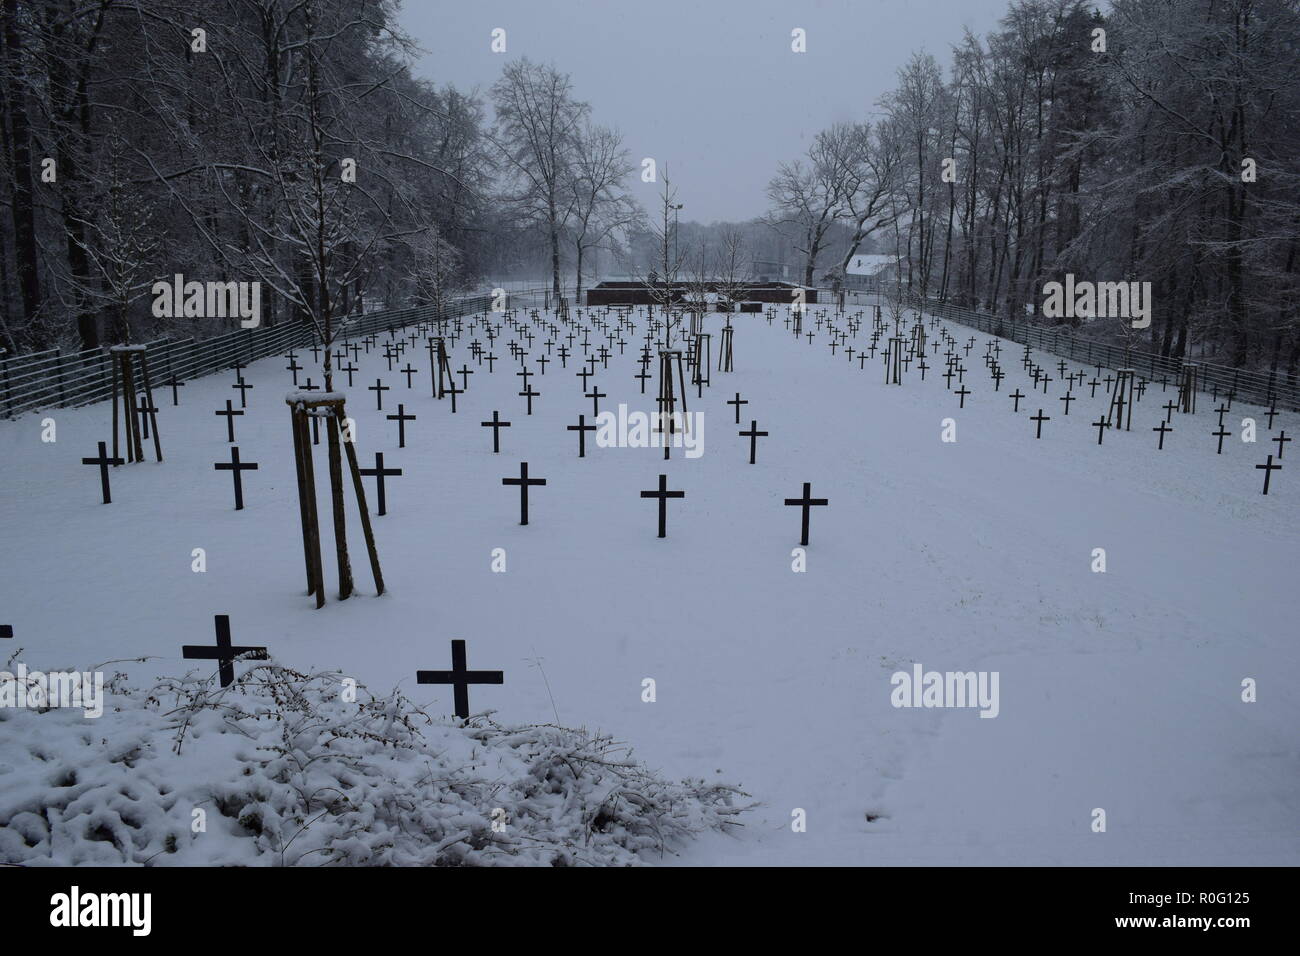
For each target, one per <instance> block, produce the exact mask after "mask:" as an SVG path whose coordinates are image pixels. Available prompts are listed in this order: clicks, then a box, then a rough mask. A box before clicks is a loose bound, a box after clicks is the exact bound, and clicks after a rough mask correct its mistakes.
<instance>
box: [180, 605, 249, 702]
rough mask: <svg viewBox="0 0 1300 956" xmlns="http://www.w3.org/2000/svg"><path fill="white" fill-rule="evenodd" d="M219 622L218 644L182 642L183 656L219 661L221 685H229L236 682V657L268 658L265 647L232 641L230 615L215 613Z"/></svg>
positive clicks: (218, 671) (217, 622) (188, 658)
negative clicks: (206, 645) (232, 643)
mask: <svg viewBox="0 0 1300 956" xmlns="http://www.w3.org/2000/svg"><path fill="white" fill-rule="evenodd" d="M213 617H215V618H216V624H217V646H216V647H203V646H201V645H198V644H182V645H181V656H182V657H184V658H185V659H186V660H192V661H193V660H198V661H217V662H218V667H217V673H218V674H219V675H220V679H221V686H222V687H229V686H230V685H231V684H233V683H234V682H235V658H236V657H241V656H243V655H245V654H247V655H248V656H249V657H251V658H252V659H253V660H258V661H264V660H266V648H265V647H240V646H238V645H233V646H232V645H231V643H230V616H229V615H227V614H214V615H213Z"/></svg>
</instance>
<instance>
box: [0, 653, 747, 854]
mask: <svg viewBox="0 0 1300 956" xmlns="http://www.w3.org/2000/svg"><path fill="white" fill-rule="evenodd" d="M243 666H244V667H246V668H247V669H246V671H245V673H243V674H242V676H240V677H239V679H238V680H237V681H236V682H235V683H234V684H232V685H231V686H229V687H226V688H220V687H217V686H215V681H213V680H211V679H209V680H195V679H183V680H166V681H163V682H161V683H159V684H158V685H157V686H155V687H154V688H152V689H151V690H150V691H148V692H140V691H133V690H131V689H129V688H127V687H126V686H125V679H124V675H120V674H119V675H117V677H116V678H115V679H114V680H112V681H110V682H109V684H108V686H107V687H106V689H105V695H106V698H107V699H106V701H105V713H104V715H103V716H102V717H100V718H99V719H96V720H88V719H86V718H85V717H84V716H83V715H82V712H81V711H80V710H69V709H48V710H43V711H37V710H14V709H8V708H0V862H3V863H25V864H60V865H67V864H88V865H120V864H150V865H164V864H170V865H244V864H249V865H300V866H321V865H376V866H384V865H394V866H477V865H552V866H573V865H602V866H604V865H630V864H636V863H638V862H643V861H648V860H653V859H654V858H656V857H658V856H659V855H661V854H663V853H665V852H671V851H672V850H674V849H675V848H678V847H680V846H681V845H683V844H684V843H685V842H686V841H687V840H689V839H690V837H691V836H692V835H693V834H696V833H699V832H701V831H704V830H708V829H716V830H724V829H727V828H729V827H732V826H738V825H740V824H739V821H738V819H737V817H738V815H739V814H741V813H742V812H743V811H744V810H745V809H748V806H749V805H746V804H742V803H738V802H737V801H738V800H739V799H740V798H743V797H746V796H747V795H746V794H744V793H742V792H741V791H740V790H738V789H737V788H735V787H730V786H725V785H721V784H717V783H705V782H704V781H702V780H695V781H691V780H687V781H683V782H681V783H672V782H669V781H666V780H664V779H662V778H660V777H659V776H657V775H656V774H654V773H653V772H651V771H649V770H648V769H646V768H645V767H643V766H641V765H639V764H638V763H636V762H635V761H634V760H632V759H631V757H630V753H629V751H628V750H627V748H626V747H624V746H622V745H619V744H617V743H616V742H615V741H613V740H612V739H610V738H609V737H606V736H604V735H601V734H591V733H587V732H585V731H580V730H570V729H565V728H562V727H556V726H548V725H537V726H523V727H506V726H500V725H498V724H496V723H494V722H493V721H491V720H490V719H489V718H488V717H487V716H486V715H482V716H479V717H477V718H474V719H472V720H471V721H469V722H468V723H467V724H466V725H464V726H462V725H460V724H459V722H450V721H444V720H439V719H434V718H432V717H430V716H429V715H427V714H425V713H424V712H423V711H422V710H420V709H419V708H418V707H416V706H415V705H414V704H412V703H411V702H410V701H409V700H407V699H406V698H404V697H402V696H401V695H400V694H397V693H394V694H393V695H391V696H389V697H387V698H379V697H373V696H371V695H369V694H368V693H367V691H366V690H365V689H364V688H360V687H358V688H356V690H355V700H354V701H352V702H348V701H347V700H345V698H346V697H348V696H350V695H348V694H345V693H344V690H345V685H344V682H343V680H342V678H340V677H339V676H338V675H336V674H314V675H307V674H302V673H298V672H296V671H293V670H290V669H289V668H286V667H282V666H280V665H277V664H275V663H273V662H271V663H261V662H259V663H257V664H256V665H243ZM494 822H495V824H496V826H495V828H494Z"/></svg>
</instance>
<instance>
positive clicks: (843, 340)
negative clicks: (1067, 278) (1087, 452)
mask: <svg viewBox="0 0 1300 956" xmlns="http://www.w3.org/2000/svg"><path fill="white" fill-rule="evenodd" d="M874 313H875V314H874V327H873V329H872V331H871V333H870V335H871V339H870V342H869V343H868V344H867V345H866V346H865V347H863V348H861V349H855V348H853V347H852V345H850V344H849V340H850V338H851V337H853V338H855V337H856V335H857V333H858V331H859V330H860V329H861V327H862V320H863V318H864V316H865V312H864V311H861V310H860V311H858V312H857V313H856V314H844V313H839V314H837V315H836V316H832V315H830V314H828V313H827V312H826V311H825V310H819V311H817V312H816V313H813V318H814V320H815V323H816V330H815V331H817V332H820V331H822V330H823V329H824V330H825V331H826V332H827V333H828V336H829V346H830V351H831V354H832V355H834V354H836V353H837V352H838V351H839V350H841V349H842V350H843V353H844V354H846V355H847V356H848V359H849V361H850V363H851V362H852V359H853V355H854V354H855V353H856V354H857V355H858V367H859V369H860V370H861V369H865V367H866V365H865V363H866V360H867V359H868V358H874V357H875V354H876V351H877V350H878V349H879V348H880V347H881V346H880V340H881V338H882V337H883V336H885V335H886V334H888V333H889V332H890V329H889V323H888V321H887V320H885V319H884V318H883V317H882V307H881V306H879V305H877V306H875V307H874ZM807 314H808V313H806V312H805V313H803V314H798V313H794V314H792V315H791V316H789V317H787V318H786V320H785V324H786V327H787V328H789V329H791V331H792V333H793V334H794V336H795V338H796V339H799V338H804V339H806V341H807V343H808V344H809V345H811V344H812V343H813V341H814V339H815V338H816V335H815V332H814V331H808V332H804V330H803V327H802V322H803V319H804V318H805V317H806V315H807ZM774 317H775V313H774V312H773V311H771V310H769V311H768V313H767V320H768V324H769V325H771V323H772V320H773V318H774ZM837 318H839V319H843V320H845V326H846V328H843V329H842V328H840V327H839V326H838V324H837V322H836V319H837ZM929 328H930V331H932V332H933V331H936V330H937V332H938V336H937V337H933V338H930V339H929V342H928V344H930V345H931V347H932V352H931V355H932V356H937V355H938V352H939V349H940V348H943V347H944V346H947V348H948V350H947V351H946V352H945V353H944V358H945V359H946V361H947V366H946V371H945V373H944V374H943V375H942V376H941V378H943V379H944V380H945V382H946V387H947V389H948V390H950V391H953V394H955V395H957V396H958V408H959V409H960V408H965V403H966V397H967V396H968V395H970V394H972V392H971V391H970V390H969V389H967V388H966V386H965V384H963V382H964V376H965V373H966V368H965V365H964V364H963V363H962V361H961V360H962V358H963V357H964V356H969V354H970V351H971V349H972V348H974V346H975V344H976V338H975V336H971V337H970V338H969V340H968V341H967V342H966V344H965V346H964V349H962V347H961V346H958V344H957V340H956V338H955V337H953V335H952V334H951V333H950V332H949V331H948V329H947V327H946V326H944V325H942V324H941V322H940V320H939V319H938V318H934V317H932V318H931V319H930V321H929ZM904 333H907V334H906V335H905V334H904ZM926 338H927V337H926V336H925V335H924V321H923V320H922V318H921V316H920V314H919V313H917V314H916V324H915V325H914V326H913V327H912V328H911V329H910V330H909V329H904V328H903V322H902V319H901V313H899V312H895V314H894V316H893V330H892V336H891V337H890V338H889V340H888V346H887V347H885V349H884V350H883V352H882V360H883V361H884V363H885V365H886V380H887V381H888V382H889V383H890V384H901V371H907V370H910V368H911V364H912V363H913V362H915V363H916V364H917V368H918V370H919V372H920V377H921V380H922V381H924V380H925V376H926V372H927V371H929V370H930V368H931V366H929V365H927V364H926V358H927V355H926V353H925V345H926V344H927V341H926ZM900 347H901V348H905V349H906V351H901V349H900ZM957 349H962V353H963V354H958V351H957ZM895 350H899V353H898V354H896V352H895ZM1001 351H1002V345H1001V342H1000V341H999V340H998V339H996V338H994V339H990V340H988V342H987V350H986V353H985V356H984V362H985V366H986V368H987V370H988V372H989V377H990V379H991V380H992V382H993V389H994V391H998V390H999V389H1000V386H1001V383H1002V380H1003V379H1004V378H1005V377H1006V374H1005V372H1004V370H1003V369H1002V366H1001V364H1000V361H999V359H1000V355H1001ZM891 363H893V365H892V366H891ZM1022 366H1023V368H1024V369H1025V370H1026V371H1027V372H1028V374H1029V375H1030V376H1031V377H1032V379H1033V388H1034V390H1037V389H1038V387H1039V386H1041V387H1042V390H1043V393H1044V394H1045V395H1046V394H1047V393H1048V385H1049V384H1050V383H1051V382H1053V381H1062V382H1065V383H1067V384H1068V386H1069V387H1068V389H1067V391H1066V393H1065V394H1064V395H1061V396H1058V399H1059V401H1060V402H1061V403H1062V405H1063V414H1064V415H1065V416H1069V414H1070V405H1071V403H1072V402H1075V401H1078V400H1079V399H1078V397H1077V396H1075V395H1074V394H1073V388H1074V387H1075V385H1076V384H1077V385H1084V384H1086V385H1087V386H1088V387H1089V389H1090V391H1089V398H1094V397H1095V396H1096V392H1097V387H1098V386H1099V385H1103V384H1104V385H1105V387H1106V394H1107V395H1108V396H1109V398H1110V409H1109V410H1108V412H1107V414H1105V415H1102V416H1101V417H1100V418H1099V419H1098V420H1097V421H1095V422H1092V423H1091V424H1092V426H1093V427H1094V428H1096V429H1097V444H1099V445H1100V444H1102V440H1103V438H1104V436H1105V432H1106V430H1107V429H1111V428H1119V427H1121V426H1122V427H1123V428H1124V430H1128V429H1129V428H1130V427H1131V421H1132V411H1131V408H1128V406H1129V405H1131V403H1132V402H1136V401H1141V399H1142V397H1143V396H1144V394H1145V392H1146V389H1147V388H1148V386H1150V385H1151V384H1159V385H1160V386H1161V390H1162V391H1164V390H1165V389H1166V388H1167V387H1168V386H1169V385H1170V384H1171V383H1170V382H1169V380H1168V377H1163V378H1161V379H1158V380H1151V379H1147V378H1145V377H1137V378H1136V379H1135V380H1131V379H1130V378H1126V376H1133V375H1134V374H1135V373H1133V372H1132V371H1131V370H1124V371H1121V372H1119V373H1117V374H1116V375H1114V376H1112V375H1109V374H1108V375H1106V376H1105V377H1104V378H1103V377H1102V369H1103V367H1102V366H1101V365H1097V366H1096V369H1095V372H1094V376H1093V378H1092V380H1091V381H1086V380H1087V378H1088V375H1087V373H1086V372H1083V371H1072V372H1070V374H1069V375H1068V376H1067V375H1066V373H1067V370H1069V368H1070V366H1069V363H1067V362H1066V361H1065V360H1063V359H1062V360H1061V361H1059V362H1058V363H1057V365H1056V369H1057V376H1058V377H1057V378H1053V377H1052V376H1051V374H1050V373H1049V372H1048V371H1047V370H1046V369H1044V368H1042V367H1041V366H1039V365H1037V364H1036V363H1035V362H1034V361H1033V356H1032V350H1031V348H1030V346H1029V345H1028V344H1025V345H1024V355H1023V357H1022ZM894 376H897V377H896V378H895V377H894ZM954 378H956V379H957V382H958V384H960V385H961V388H960V389H957V390H953V389H952V380H953V379H954ZM1126 385H1127V386H1128V388H1129V389H1130V390H1131V392H1132V396H1131V397H1130V396H1129V395H1126V389H1125V386H1126ZM1211 393H1212V396H1213V398H1214V400H1216V401H1217V400H1218V399H1219V388H1218V386H1217V384H1216V385H1214V386H1212V389H1211ZM738 397H739V396H738ZM1007 397H1008V398H1010V399H1011V401H1012V409H1011V410H1012V412H1019V411H1020V403H1021V402H1022V401H1024V400H1025V399H1026V398H1028V397H1029V396H1027V395H1025V394H1024V393H1022V392H1021V391H1020V389H1019V388H1017V389H1016V390H1015V391H1014V392H1011V393H1008V395H1007ZM1180 397H1181V396H1180ZM1235 398H1236V394H1235V392H1233V391H1231V390H1230V391H1228V392H1226V393H1225V394H1224V401H1223V402H1222V403H1221V404H1220V405H1219V407H1218V408H1217V409H1215V411H1216V412H1218V416H1219V418H1218V428H1217V430H1215V431H1213V432H1211V433H1210V435H1211V437H1213V438H1216V439H1217V445H1216V453H1217V454H1222V453H1223V441H1224V439H1225V438H1227V437H1229V436H1230V435H1231V434H1232V433H1231V432H1229V431H1227V430H1226V429H1225V428H1224V424H1223V416H1224V414H1225V413H1226V412H1227V411H1229V410H1230V409H1231V406H1232V402H1233V400H1234V399H1235ZM1183 403H1184V409H1183V410H1184V411H1190V412H1192V413H1194V411H1195V401H1194V394H1193V397H1192V399H1191V400H1190V401H1187V400H1185V399H1184V400H1183ZM1031 407H1032V406H1031ZM1179 407H1180V405H1179V404H1176V403H1174V402H1168V403H1166V404H1165V405H1164V406H1163V408H1164V410H1165V416H1164V419H1163V420H1162V421H1161V422H1160V423H1159V424H1157V425H1156V426H1155V427H1153V428H1152V429H1151V430H1152V431H1153V432H1155V433H1156V434H1157V439H1156V450H1157V451H1163V450H1164V444H1165V436H1166V435H1167V434H1169V433H1170V432H1172V431H1173V428H1172V427H1171V426H1170V422H1171V420H1172V414H1173V412H1174V411H1175V410H1177V409H1179ZM1126 410H1127V414H1128V420H1127V422H1126V421H1125V418H1124V416H1125V412H1126ZM1265 415H1266V417H1267V419H1268V426H1267V427H1268V429H1269V430H1270V431H1271V430H1272V429H1273V423H1274V420H1275V419H1276V417H1277V415H1278V411H1277V403H1276V397H1275V396H1270V399H1269V408H1268V410H1267V411H1266V412H1265ZM1029 420H1030V421H1032V422H1033V423H1034V437H1035V438H1036V439H1041V438H1042V437H1043V424H1044V423H1045V422H1050V421H1051V420H1052V416H1051V415H1047V414H1044V409H1043V408H1041V407H1040V408H1038V409H1037V412H1036V414H1034V415H1030V416H1029ZM1270 441H1271V442H1272V443H1276V444H1277V446H1278V450H1277V455H1276V456H1274V455H1272V454H1269V455H1268V456H1267V459H1266V461H1265V462H1264V463H1262V464H1258V465H1255V469H1256V470H1258V471H1263V472H1264V481H1263V488H1262V493H1263V494H1265V495H1267V494H1268V493H1269V488H1270V478H1271V475H1272V473H1273V472H1274V471H1278V470H1280V469H1281V468H1282V465H1281V464H1279V463H1275V461H1274V458H1275V457H1276V459H1277V462H1281V461H1282V458H1283V452H1284V449H1285V446H1286V444H1287V443H1289V442H1290V441H1292V439H1291V437H1289V436H1288V435H1287V434H1286V430H1285V429H1283V430H1281V431H1280V432H1279V433H1278V434H1277V435H1276V436H1275V437H1273V438H1271V439H1270Z"/></svg>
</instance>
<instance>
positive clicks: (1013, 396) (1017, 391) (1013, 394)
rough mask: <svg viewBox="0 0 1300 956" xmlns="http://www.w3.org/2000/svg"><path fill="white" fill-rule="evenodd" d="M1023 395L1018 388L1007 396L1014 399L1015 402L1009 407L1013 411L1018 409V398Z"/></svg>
mask: <svg viewBox="0 0 1300 956" xmlns="http://www.w3.org/2000/svg"><path fill="white" fill-rule="evenodd" d="M1024 397H1025V396H1023V395H1021V394H1020V389H1016V390H1015V391H1014V392H1012V393H1011V394H1010V395H1008V396H1007V398H1012V399H1015V402H1016V404H1015V405H1014V406H1013V407H1012V409H1011V410H1012V411H1013V412H1018V411H1020V400H1021V399H1022V398H1024Z"/></svg>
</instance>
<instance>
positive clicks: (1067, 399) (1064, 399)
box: [1060, 391, 1078, 415]
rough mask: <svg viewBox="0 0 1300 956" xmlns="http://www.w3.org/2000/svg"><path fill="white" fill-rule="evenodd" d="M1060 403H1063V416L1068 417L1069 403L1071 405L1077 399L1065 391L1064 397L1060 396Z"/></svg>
mask: <svg viewBox="0 0 1300 956" xmlns="http://www.w3.org/2000/svg"><path fill="white" fill-rule="evenodd" d="M1060 401H1062V402H1065V414H1066V415H1069V414H1070V403H1071V402H1074V401H1078V399H1076V398H1075V397H1074V396H1073V395H1072V394H1070V393H1069V392H1068V391H1067V392H1066V393H1065V394H1064V395H1062V396H1061V398H1060Z"/></svg>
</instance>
